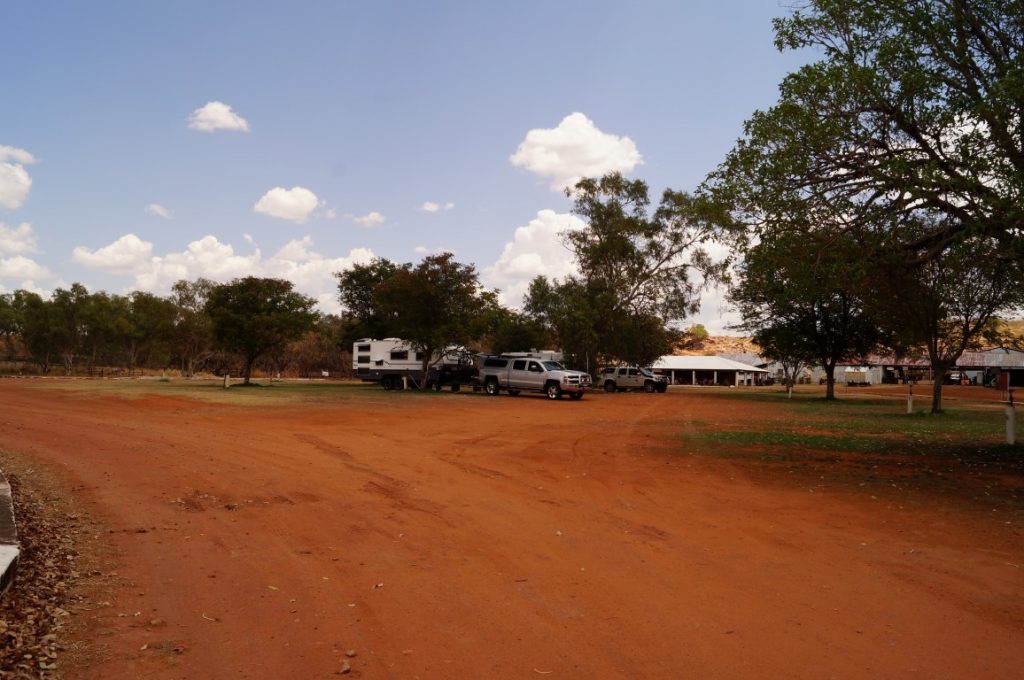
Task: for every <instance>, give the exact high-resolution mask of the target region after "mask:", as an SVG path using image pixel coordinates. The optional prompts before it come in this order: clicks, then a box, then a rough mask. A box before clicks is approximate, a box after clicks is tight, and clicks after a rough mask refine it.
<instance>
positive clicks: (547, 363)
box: [476, 354, 591, 399]
mask: <svg viewBox="0 0 1024 680" xmlns="http://www.w3.org/2000/svg"><path fill="white" fill-rule="evenodd" d="M476 380H477V382H478V383H479V386H482V387H483V389H484V391H485V392H486V393H487V394H490V395H494V396H496V395H498V394H500V393H501V391H502V390H506V391H507V392H508V393H509V394H511V395H513V396H514V395H517V394H519V393H520V392H524V391H526V392H543V393H544V394H545V395H547V398H548V399H561V398H562V395H563V394H568V395H569V398H570V399H581V398H582V397H583V393H584V392H585V391H586V390H587V388H589V387H590V385H591V380H590V375H589V374H587V373H583V372H582V371H570V370H568V369H566V368H565V367H564V366H562V364H560V363H558V362H557V361H553V360H551V359H544V358H541V357H531V356H528V355H527V356H524V355H516V354H502V355H499V356H481V357H479V368H478V373H477V377H476Z"/></svg>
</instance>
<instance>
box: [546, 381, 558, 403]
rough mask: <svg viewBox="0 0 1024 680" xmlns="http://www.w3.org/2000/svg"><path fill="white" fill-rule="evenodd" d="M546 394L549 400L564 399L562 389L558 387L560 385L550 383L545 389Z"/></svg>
mask: <svg viewBox="0 0 1024 680" xmlns="http://www.w3.org/2000/svg"><path fill="white" fill-rule="evenodd" d="M544 393H545V394H547V395H548V399H561V398H562V388H561V387H559V386H558V383H554V382H552V383H548V386H547V387H546V388H544Z"/></svg>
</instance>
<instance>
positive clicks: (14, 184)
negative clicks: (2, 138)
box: [0, 144, 36, 210]
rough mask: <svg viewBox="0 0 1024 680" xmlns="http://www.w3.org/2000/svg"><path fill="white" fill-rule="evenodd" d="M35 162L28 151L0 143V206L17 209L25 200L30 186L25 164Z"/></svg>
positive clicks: (30, 181)
mask: <svg viewBox="0 0 1024 680" xmlns="http://www.w3.org/2000/svg"><path fill="white" fill-rule="evenodd" d="M35 162H36V159H35V157H34V156H33V155H32V154H30V153H29V152H28V151H25V150H24V149H18V148H16V147H13V146H4V145H3V144H0V207H3V208H7V209H8V210H17V209H18V208H20V207H21V204H22V203H24V202H25V199H26V198H27V197H28V192H29V190H30V189H31V188H32V177H30V176H29V174H28V171H27V170H26V169H25V166H26V165H31V164H32V163H35Z"/></svg>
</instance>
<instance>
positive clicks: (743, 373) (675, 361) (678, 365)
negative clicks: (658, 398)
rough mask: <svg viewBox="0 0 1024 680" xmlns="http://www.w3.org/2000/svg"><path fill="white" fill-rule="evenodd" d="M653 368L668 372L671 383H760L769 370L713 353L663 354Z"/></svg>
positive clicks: (653, 369)
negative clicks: (711, 354) (707, 354)
mask: <svg viewBox="0 0 1024 680" xmlns="http://www.w3.org/2000/svg"><path fill="white" fill-rule="evenodd" d="M651 370H652V371H654V372H655V373H657V374H658V375H664V376H666V377H667V378H668V381H669V384H670V385H760V384H761V383H762V382H763V380H764V377H765V376H766V375H767V374H768V371H766V370H765V369H763V368H758V367H757V366H751V365H750V364H744V363H742V362H739V361H733V360H732V359H726V358H725V357H713V356H710V357H709V356H677V355H668V356H663V357H661V358H660V359H658V360H657V361H655V362H654V363H653V364H651Z"/></svg>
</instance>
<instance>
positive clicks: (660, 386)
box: [658, 383, 668, 394]
mask: <svg viewBox="0 0 1024 680" xmlns="http://www.w3.org/2000/svg"><path fill="white" fill-rule="evenodd" d="M667 389H668V384H667V383H658V394H664V393H665V390H667Z"/></svg>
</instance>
